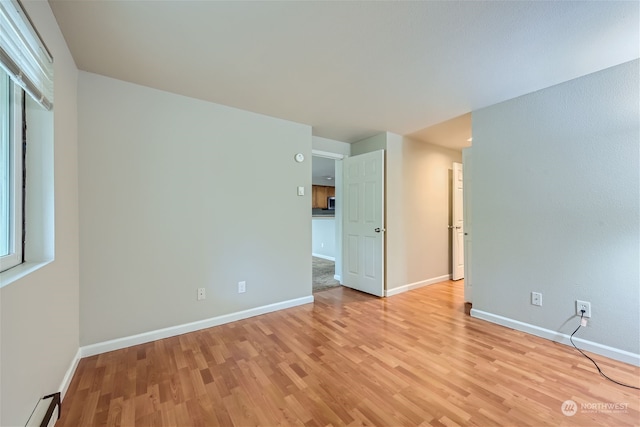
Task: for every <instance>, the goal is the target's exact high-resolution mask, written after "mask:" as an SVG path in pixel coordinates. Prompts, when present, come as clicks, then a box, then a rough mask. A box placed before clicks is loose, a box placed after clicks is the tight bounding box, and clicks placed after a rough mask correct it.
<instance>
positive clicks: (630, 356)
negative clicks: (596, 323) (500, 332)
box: [471, 308, 640, 366]
mask: <svg viewBox="0 0 640 427" xmlns="http://www.w3.org/2000/svg"><path fill="white" fill-rule="evenodd" d="M471 317H475V318H477V319H481V320H486V321H487V322H491V323H496V324H498V325H502V326H506V327H507V328H511V329H515V330H517V331H521V332H526V333H528V334H531V335H535V336H537V337H541V338H546V339H548V340H551V341H555V342H558V343H560V344H565V345H568V346H571V341H569V335H567V334H563V333H562V332H557V331H552V330H551V329H545V328H541V327H539V326H535V325H531V324H529V323H524V322H520V321H519V320H514V319H510V318H508V317H503V316H499V315H497V314H493V313H488V312H486V311H482V310H477V309H475V308H472V309H471ZM573 341H574V342H575V343H576V345H577V346H578V347H580V349H582V350H586V351H590V352H592V353H596V354H599V355H601V356H605V357H609V358H611V359H614V360H618V361H620V362H624V363H628V364H630V365H634V366H640V354H635V353H631V352H629V351H626V350H621V349H618V348H614V347H609V346H608V345H604V344H600V343H597V342H594V341H588V340H585V339H582V338H577V337H574V338H573Z"/></svg>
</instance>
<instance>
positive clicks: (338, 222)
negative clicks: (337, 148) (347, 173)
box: [311, 150, 348, 284]
mask: <svg viewBox="0 0 640 427" xmlns="http://www.w3.org/2000/svg"><path fill="white" fill-rule="evenodd" d="M311 157H312V159H311V161H313V157H324V158H326V159H333V160H342V159H344V158H345V157H348V156H346V155H344V154H339V153H332V152H330V151H321V150H311ZM335 172H336V179H335V181H334V182H335V185H336V187H335V188H336V200H337V201H338V203H336V209H335V212H334V215H335V230H336V235H335V239H336V243H335V245H336V246H335V248H336V253H335V258H336V261H335V266H336V269H335V273H334V276H333V277H334V279H336V280H337V281H339V282H340V283H341V284H342V203H341V202H342V163H338V162H336V171H335Z"/></svg>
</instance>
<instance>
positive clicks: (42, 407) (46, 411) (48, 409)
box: [25, 393, 60, 427]
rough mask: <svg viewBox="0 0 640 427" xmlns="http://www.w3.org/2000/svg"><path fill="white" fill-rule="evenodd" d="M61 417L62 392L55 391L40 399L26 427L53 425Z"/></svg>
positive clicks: (47, 426) (51, 426)
mask: <svg viewBox="0 0 640 427" xmlns="http://www.w3.org/2000/svg"><path fill="white" fill-rule="evenodd" d="M58 418H60V393H53V394H50V395H48V396H45V397H43V398H42V399H40V400H39V401H38V404H37V405H36V408H35V409H34V410H33V413H32V414H31V416H30V417H29V421H27V424H26V425H25V427H53V426H55V425H56V421H58Z"/></svg>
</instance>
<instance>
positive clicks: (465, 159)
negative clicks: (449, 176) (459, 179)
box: [462, 147, 473, 302]
mask: <svg viewBox="0 0 640 427" xmlns="http://www.w3.org/2000/svg"><path fill="white" fill-rule="evenodd" d="M471 152H472V147H468V148H464V149H463V150H462V169H463V171H464V177H463V184H464V185H463V186H464V209H463V210H464V300H465V302H473V287H472V277H473V272H472V271H471V256H472V255H471V232H472V230H473V224H472V221H471V219H472V215H471V210H472V208H473V206H472V205H471V192H472V191H473V189H472V188H473V182H472V181H471V176H472V171H471V168H472V167H473V164H472V159H471Z"/></svg>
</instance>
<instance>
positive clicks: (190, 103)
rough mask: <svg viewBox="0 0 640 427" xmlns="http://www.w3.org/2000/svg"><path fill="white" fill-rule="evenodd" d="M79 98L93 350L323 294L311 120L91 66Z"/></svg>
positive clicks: (83, 272)
mask: <svg viewBox="0 0 640 427" xmlns="http://www.w3.org/2000/svg"><path fill="white" fill-rule="evenodd" d="M78 103H79V141H80V151H79V159H80V171H79V172H80V231H81V234H80V236H81V239H80V249H81V258H80V265H81V268H80V279H81V283H82V288H81V293H80V301H81V304H80V318H81V329H80V341H81V345H83V346H84V345H89V344H94V343H100V342H104V341H107V340H111V339H117V338H122V337H128V336H132V335H135V334H139V333H144V332H150V331H155V330H158V329H162V328H167V327H172V326H178V325H182V324H186V323H190V322H195V321H198V320H204V319H209V318H212V317H216V316H222V315H225V314H231V313H236V312H239V311H242V310H248V309H252V308H257V307H261V306H265V305H269V304H274V303H279V302H284V301H288V300H292V299H297V298H303V297H309V296H311V209H310V206H311V201H310V197H311V128H310V127H309V126H306V125H301V124H297V123H293V122H288V121H285V120H280V119H275V118H271V117H267V116H264V115H260V114H254V113H250V112H247V111H242V110H238V109H234V108H229V107H225V106H222V105H217V104H213V103H209V102H205V101H200V100H196V99H193V98H188V97H184V96H179V95H175V94H171V93H167V92H162V91H159V90H155V89H150V88H147V87H143V86H138V85H135V84H130V83H126V82H123V81H119V80H114V79H110V78H106V77H102V76H99V75H96V74H91V73H87V72H81V73H80V77H79V93H78ZM296 153H302V154H304V156H305V158H306V159H305V161H304V162H302V163H298V162H296V161H295V160H294V155H295V154H296ZM298 186H304V187H305V188H306V189H307V191H306V192H305V194H306V195H305V196H302V197H301V196H298V195H297V191H296V189H297V187H298ZM239 281H246V293H243V294H238V291H237V286H238V285H237V284H238V282H239ZM197 288H205V289H206V299H205V300H202V301H197V300H196V290H197Z"/></svg>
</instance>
